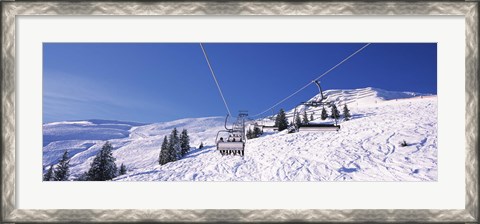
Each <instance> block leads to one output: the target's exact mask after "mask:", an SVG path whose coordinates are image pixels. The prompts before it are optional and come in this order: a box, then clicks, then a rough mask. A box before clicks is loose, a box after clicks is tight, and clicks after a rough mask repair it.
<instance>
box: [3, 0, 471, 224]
mask: <svg viewBox="0 0 480 224" xmlns="http://www.w3.org/2000/svg"><path fill="white" fill-rule="evenodd" d="M1 6H2V10H1V11H2V78H1V80H2V83H1V94H2V95H1V96H2V97H1V98H2V110H1V113H2V118H1V122H2V129H1V130H2V131H1V133H2V138H1V140H2V165H1V168H2V170H1V176H2V184H1V195H2V198H1V201H2V204H1V211H2V214H1V218H2V220H1V221H2V222H67V221H77V222H114V221H121V222H126V221H178V222H180V221H183V222H216V221H232V222H260V221H261V222H265V221H267V222H268V221H270V222H271V221H333V222H335V221H339V222H353V221H355V222H356V221H360V222H365V221H375V222H409V221H419V222H478V197H479V196H478V193H479V192H478V133H479V132H478V131H479V129H478V127H479V121H478V112H479V111H478V109H479V105H478V97H479V89H478V84H479V83H478V78H479V76H478V75H479V72H478V71H479V62H478V60H479V57H478V56H479V55H478V24H479V21H478V12H479V3H478V2H461V1H457V2H369V3H367V2H296V3H289V2H224V3H219V2H144V3H139V2H137V3H132V2H130V3H125V2H77V3H72V2H3V3H1ZM192 14H195V15H462V16H465V25H466V26H465V35H466V36H465V37H466V46H465V52H466V55H465V65H466V73H465V76H466V83H465V84H466V89H465V95H466V102H465V107H466V115H465V119H466V122H465V123H466V127H465V133H466V139H465V141H466V148H465V156H466V167H465V171H466V178H465V184H466V195H465V200H466V204H465V209H460V210H362V209H360V210H22V209H16V208H15V193H16V190H15V17H16V16H18V15H192Z"/></svg>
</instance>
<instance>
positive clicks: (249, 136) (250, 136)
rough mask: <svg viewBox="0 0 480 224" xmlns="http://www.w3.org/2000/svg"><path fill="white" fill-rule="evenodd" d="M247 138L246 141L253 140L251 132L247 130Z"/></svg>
mask: <svg viewBox="0 0 480 224" xmlns="http://www.w3.org/2000/svg"><path fill="white" fill-rule="evenodd" d="M247 138H248V139H252V138H253V131H252V129H250V128H248V130H247Z"/></svg>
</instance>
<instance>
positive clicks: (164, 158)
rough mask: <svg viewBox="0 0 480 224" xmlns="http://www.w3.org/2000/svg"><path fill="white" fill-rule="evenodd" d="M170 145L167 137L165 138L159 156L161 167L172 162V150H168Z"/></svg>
mask: <svg viewBox="0 0 480 224" xmlns="http://www.w3.org/2000/svg"><path fill="white" fill-rule="evenodd" d="M169 145H170V144H169V143H168V139H167V136H165V138H163V142H162V148H161V149H160V155H159V156H158V157H159V158H158V163H159V164H160V165H163V164H166V163H168V162H170V150H169V148H168V147H169Z"/></svg>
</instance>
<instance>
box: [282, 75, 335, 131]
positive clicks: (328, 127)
mask: <svg viewBox="0 0 480 224" xmlns="http://www.w3.org/2000/svg"><path fill="white" fill-rule="evenodd" d="M314 83H315V84H316V85H317V87H318V91H319V92H320V97H321V98H320V100H317V101H310V102H302V103H300V104H299V105H297V106H296V107H295V110H294V113H293V120H294V121H295V119H296V116H297V107H298V106H300V105H304V106H307V107H319V106H322V107H323V108H325V106H327V107H331V106H332V105H333V103H332V102H325V100H326V99H327V98H326V97H325V96H324V95H323V91H322V87H321V86H320V82H319V81H318V80H315V81H314ZM337 120H338V118H337V117H336V116H335V117H334V121H335V123H334V124H330V123H310V122H309V123H306V124H300V125H298V126H296V125H293V126H292V127H290V129H289V133H292V132H300V131H302V132H303V131H338V130H340V125H338V124H337Z"/></svg>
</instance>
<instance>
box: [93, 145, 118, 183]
mask: <svg viewBox="0 0 480 224" xmlns="http://www.w3.org/2000/svg"><path fill="white" fill-rule="evenodd" d="M112 150H113V147H112V144H110V142H108V141H107V142H106V143H105V144H104V145H103V146H102V149H101V150H100V152H98V153H97V155H96V156H95V158H94V159H93V162H92V164H91V165H90V169H89V170H88V172H87V179H88V180H92V181H105V180H111V179H113V178H114V177H115V176H116V174H117V165H116V164H115V158H114V157H113V155H112Z"/></svg>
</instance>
